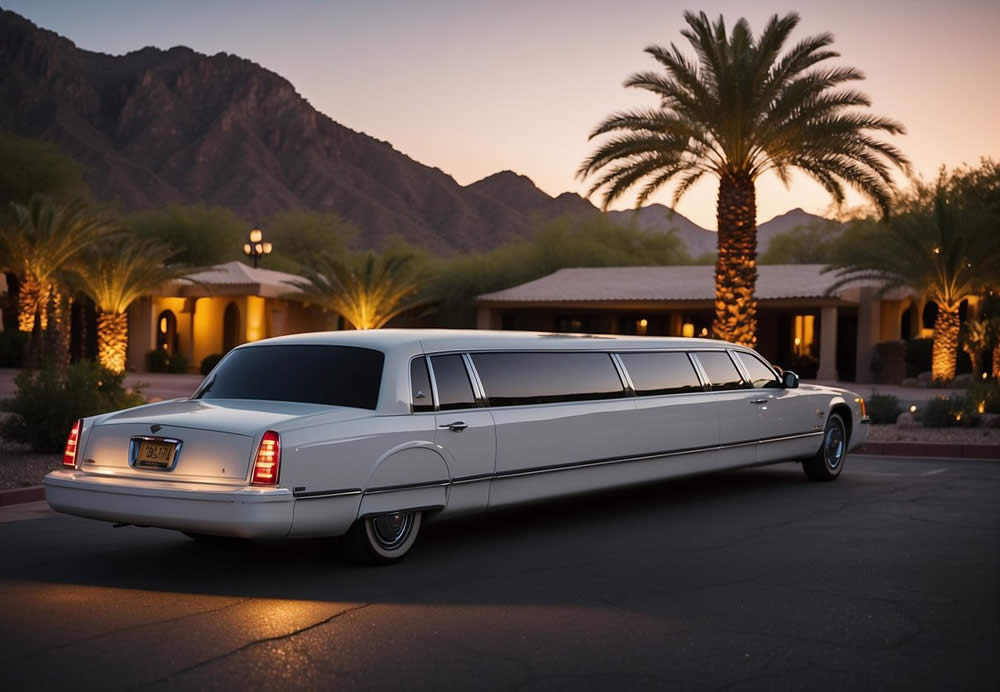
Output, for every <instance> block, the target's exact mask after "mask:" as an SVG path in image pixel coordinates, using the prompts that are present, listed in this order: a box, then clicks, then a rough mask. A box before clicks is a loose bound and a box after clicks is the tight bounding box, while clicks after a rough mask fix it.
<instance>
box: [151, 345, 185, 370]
mask: <svg viewBox="0 0 1000 692" xmlns="http://www.w3.org/2000/svg"><path fill="white" fill-rule="evenodd" d="M146 367H147V368H148V369H149V371H150V372H173V373H177V372H187V368H188V359H187V358H186V357H185V356H184V354H183V353H167V352H166V351H165V350H163V349H162V348H158V349H156V350H154V351H150V352H149V353H147V354H146Z"/></svg>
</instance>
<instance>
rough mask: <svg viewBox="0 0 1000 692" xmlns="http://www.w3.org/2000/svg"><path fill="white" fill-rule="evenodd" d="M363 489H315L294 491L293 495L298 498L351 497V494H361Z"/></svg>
mask: <svg viewBox="0 0 1000 692" xmlns="http://www.w3.org/2000/svg"><path fill="white" fill-rule="evenodd" d="M360 494H361V490H360V488H359V489H354V490H314V491H312V492H308V493H306V492H295V493H292V497H294V498H295V499H296V500H318V499H321V498H325V497H349V496H351V495H360Z"/></svg>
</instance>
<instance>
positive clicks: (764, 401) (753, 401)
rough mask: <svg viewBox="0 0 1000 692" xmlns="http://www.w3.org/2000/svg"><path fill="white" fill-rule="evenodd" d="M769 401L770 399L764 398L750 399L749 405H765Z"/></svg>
mask: <svg viewBox="0 0 1000 692" xmlns="http://www.w3.org/2000/svg"><path fill="white" fill-rule="evenodd" d="M770 400H771V397H765V398H763V399H751V400H750V403H751V404H766V403H767V402H769V401H770Z"/></svg>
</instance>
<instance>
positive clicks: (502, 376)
mask: <svg viewBox="0 0 1000 692" xmlns="http://www.w3.org/2000/svg"><path fill="white" fill-rule="evenodd" d="M472 362H473V363H474V364H475V366H476V370H477V371H478V372H479V378H480V379H481V380H482V382H483V389H485V390H486V398H487V399H489V402H490V406H517V405H520V404H546V403H550V402H554V401H579V400H582V399H608V398H611V397H618V396H624V394H625V390H624V387H623V386H622V382H621V378H620V377H618V370H617V369H616V368H615V364H614V362H613V361H612V360H611V355H610V354H608V353H476V354H474V355H473V356H472Z"/></svg>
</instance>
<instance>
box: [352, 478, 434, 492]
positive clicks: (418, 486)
mask: <svg viewBox="0 0 1000 692" xmlns="http://www.w3.org/2000/svg"><path fill="white" fill-rule="evenodd" d="M449 485H451V481H449V480H444V481H430V482H428V483H404V484H402V485H385V486H382V487H379V488H372V489H370V490H365V491H364V494H365V495H381V494H383V493H394V492H396V491H399V490H423V489H425V488H444V487H446V486H449Z"/></svg>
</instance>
